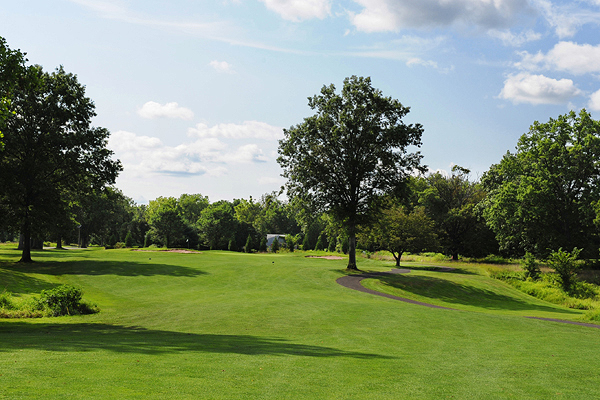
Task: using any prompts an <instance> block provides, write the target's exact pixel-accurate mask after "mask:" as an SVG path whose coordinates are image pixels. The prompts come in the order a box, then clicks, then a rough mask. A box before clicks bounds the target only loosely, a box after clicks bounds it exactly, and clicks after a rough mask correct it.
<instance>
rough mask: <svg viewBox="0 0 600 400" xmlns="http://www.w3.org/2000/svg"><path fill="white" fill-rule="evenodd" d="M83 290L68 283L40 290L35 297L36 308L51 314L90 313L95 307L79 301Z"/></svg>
mask: <svg viewBox="0 0 600 400" xmlns="http://www.w3.org/2000/svg"><path fill="white" fill-rule="evenodd" d="M82 297H83V291H82V290H81V289H79V288H76V287H74V286H69V285H61V286H59V287H56V288H54V289H49V290H42V293H41V295H40V297H39V299H37V308H38V309H40V310H45V311H47V312H48V313H49V314H50V315H51V316H53V317H57V316H60V315H74V314H92V313H95V312H98V310H97V308H96V307H95V306H93V305H89V304H87V303H84V302H82V301H81V298H82Z"/></svg>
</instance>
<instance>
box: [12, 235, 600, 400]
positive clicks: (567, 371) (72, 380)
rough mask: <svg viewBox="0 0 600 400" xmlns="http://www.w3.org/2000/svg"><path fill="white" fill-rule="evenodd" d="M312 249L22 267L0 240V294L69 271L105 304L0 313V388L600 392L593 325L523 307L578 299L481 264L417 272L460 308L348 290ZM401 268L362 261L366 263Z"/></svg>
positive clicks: (51, 260)
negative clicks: (557, 297) (532, 292)
mask: <svg viewBox="0 0 600 400" xmlns="http://www.w3.org/2000/svg"><path fill="white" fill-rule="evenodd" d="M304 255H305V254H304V253H302V252H294V253H291V254H289V253H288V254H250V255H248V254H243V253H229V252H203V253H201V254H174V253H166V252H153V253H147V252H135V251H130V250H108V251H106V250H95V249H94V250H46V251H43V252H34V253H33V258H34V260H36V261H37V262H36V263H34V264H32V265H22V264H18V263H15V262H14V261H16V260H17V259H18V257H19V254H18V253H17V252H15V251H13V250H10V249H8V248H6V247H4V248H0V279H1V280H0V291H2V290H4V289H5V288H6V290H8V291H10V292H12V293H14V294H15V295H18V296H21V297H27V296H31V295H34V294H35V293H39V291H41V290H42V289H47V288H51V287H56V286H57V285H60V284H65V283H66V284H71V285H76V286H80V287H82V288H83V289H84V292H85V293H84V299H85V300H88V301H90V302H93V303H96V304H97V305H98V306H99V308H100V310H101V311H100V313H98V314H94V315H86V316H75V317H57V318H39V319H27V320H24V319H21V320H18V319H17V320H0V365H1V366H2V367H1V368H0V398H5V399H28V398H31V399H40V398H47V399H63V398H64V399H106V398H111V399H113V398H122V399H138V398H139V399H164V398H169V399H288V398H293V399H444V398H456V399H482V398H486V399H487V398H489V399H504V398H506V399H509V398H510V399H515V398H522V399H532V398H535V399H546V398H547V399H551V398H552V399H554V398H564V399H594V398H598V397H599V396H600V375H598V373H597V369H598V365H600V351H598V350H599V349H598V345H597V343H598V342H599V341H600V330H598V329H593V328H587V327H581V326H574V325H567V324H559V323H554V322H546V321H539V320H530V319H526V318H523V317H522V315H537V316H545V315H561V318H562V319H567V318H576V317H577V316H576V315H575V314H571V313H573V312H575V313H577V311H576V310H575V311H574V310H566V309H561V308H560V307H556V306H553V305H550V304H548V303H543V302H540V301H538V300H535V299H533V298H532V297H529V296H525V295H522V294H520V293H519V292H518V291H516V290H515V289H513V288H510V287H509V286H508V285H506V284H504V283H502V282H499V281H495V280H493V279H491V278H487V277H484V276H479V275H477V274H476V273H473V271H474V270H469V269H468V268H475V267H468V268H465V272H466V273H463V274H457V273H454V274H449V273H441V272H437V273H436V272H433V271H426V270H419V271H414V272H412V273H411V276H412V277H415V278H416V277H421V278H419V279H421V281H420V282H421V286H422V288H421V289H419V290H421V292H419V293H417V291H416V289H414V288H413V289H411V290H412V292H413V295H419V296H424V297H426V298H427V299H428V300H431V301H433V300H434V297H435V296H434V295H433V294H431V293H430V294H423V291H424V290H425V289H424V287H426V286H427V284H428V283H430V282H431V281H430V280H431V279H434V278H435V279H439V280H443V281H446V282H448V283H440V282H438V283H436V284H438V286H439V287H438V289H439V290H440V297H442V300H443V301H444V302H445V303H447V304H451V305H452V308H462V309H461V310H453V311H449V310H439V309H429V308H426V307H422V306H417V305H412V304H407V303H403V302H398V301H394V300H390V299H386V298H382V297H379V296H373V295H370V294H366V293H361V292H356V291H352V290H349V289H346V288H344V287H341V286H339V285H337V284H336V283H335V280H336V279H337V278H338V277H340V276H343V275H344V274H345V273H346V272H345V266H346V263H347V261H346V260H323V259H314V258H305V257H304ZM392 266H393V265H392V263H390V262H388V261H380V260H374V259H359V267H360V268H361V269H363V270H373V271H384V270H389V269H390V267H392ZM468 272H471V273H468ZM438 277H439V278H438ZM427 279H430V280H429V281H428V280H427ZM434 282H435V281H434ZM380 283H381V284H382V285H383V284H384V283H385V282H384V281H383V280H381V281H380ZM495 285H498V286H495ZM384 286H387V285H384ZM414 286H418V285H413V287H414ZM444 286H445V289H444ZM389 287H391V286H388V288H389ZM461 287H462V289H461ZM492 287H493V288H492ZM393 289H394V290H404V289H399V288H393ZM442 289H444V290H445V291H446V292H445V293H444V290H442ZM408 292H410V291H407V293H408ZM488 292H489V293H488ZM464 296H466V298H461V297H464ZM478 299H480V300H478ZM478 301H479V302H480V304H479V305H478ZM563 311H567V312H563Z"/></svg>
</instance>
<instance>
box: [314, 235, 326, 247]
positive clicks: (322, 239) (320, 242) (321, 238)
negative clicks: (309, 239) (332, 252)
mask: <svg viewBox="0 0 600 400" xmlns="http://www.w3.org/2000/svg"><path fill="white" fill-rule="evenodd" d="M315 250H325V233H323V232H321V234H320V235H319V239H318V240H317V244H315Z"/></svg>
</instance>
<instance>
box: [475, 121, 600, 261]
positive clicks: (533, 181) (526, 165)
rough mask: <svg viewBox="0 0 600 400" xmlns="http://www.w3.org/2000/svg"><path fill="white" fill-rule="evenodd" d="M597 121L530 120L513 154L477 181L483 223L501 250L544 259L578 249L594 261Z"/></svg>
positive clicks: (599, 153)
mask: <svg viewBox="0 0 600 400" xmlns="http://www.w3.org/2000/svg"><path fill="white" fill-rule="evenodd" d="M598 160H600V122H599V121H595V120H593V119H592V118H591V116H590V114H589V113H588V112H587V111H586V110H582V111H581V112H580V113H579V114H576V113H575V112H573V111H571V112H570V113H568V114H565V115H561V116H559V117H558V118H557V119H550V120H549V121H548V122H547V123H539V122H537V121H536V122H534V124H533V125H532V126H531V127H530V128H529V132H527V133H525V134H523V135H522V136H521V138H520V139H519V142H518V144H517V148H516V152H515V153H510V152H507V153H506V154H505V155H504V157H503V158H502V160H501V161H500V163H498V164H495V165H493V166H492V167H491V168H490V170H489V171H488V172H486V173H485V174H484V176H483V178H482V183H483V184H484V186H485V187H486V189H487V190H488V192H489V193H488V195H487V198H486V200H485V203H484V215H485V218H486V220H487V223H488V224H489V226H490V227H491V228H492V230H493V231H494V232H495V234H496V237H497V239H498V241H499V243H500V245H501V247H502V248H503V249H504V250H505V251H506V252H509V253H512V254H517V255H522V254H523V253H525V251H530V252H532V253H533V254H535V255H537V256H542V257H545V256H547V255H548V254H549V253H550V252H551V251H553V250H557V249H559V248H564V249H569V250H570V249H573V248H575V247H579V248H583V250H582V254H586V256H588V257H590V256H591V257H596V256H597V249H598V244H599V241H598V234H597V228H596V226H595V225H594V219H595V218H596V210H597V209H598V208H597V207H598V204H600V163H598Z"/></svg>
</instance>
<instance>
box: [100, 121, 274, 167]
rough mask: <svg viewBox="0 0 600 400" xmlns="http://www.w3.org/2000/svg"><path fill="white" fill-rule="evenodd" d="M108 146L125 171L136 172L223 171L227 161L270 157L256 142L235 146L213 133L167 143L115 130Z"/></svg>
mask: <svg viewBox="0 0 600 400" xmlns="http://www.w3.org/2000/svg"><path fill="white" fill-rule="evenodd" d="M108 147H109V148H110V149H112V150H113V151H114V152H115V156H116V157H117V158H119V159H120V160H121V162H122V163H123V166H124V168H125V170H126V172H130V173H134V174H135V175H137V176H144V175H147V174H152V173H155V174H166V175H181V176H191V175H203V174H208V175H222V174H223V173H225V172H227V167H226V166H227V164H249V163H257V162H266V161H268V160H269V159H268V158H267V157H266V156H265V155H264V154H263V151H262V149H260V148H259V147H258V145H256V144H246V145H243V146H240V147H238V148H236V149H234V150H230V149H229V146H228V145H227V144H226V143H224V142H222V141H221V140H219V139H218V138H216V137H204V138H199V139H196V140H195V141H193V142H191V143H183V144H180V145H177V146H167V145H165V144H164V143H163V142H162V141H161V140H160V139H158V138H153V137H149V136H143V135H136V134H135V133H132V132H126V131H117V132H114V133H113V134H111V136H110V138H109V141H108Z"/></svg>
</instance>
